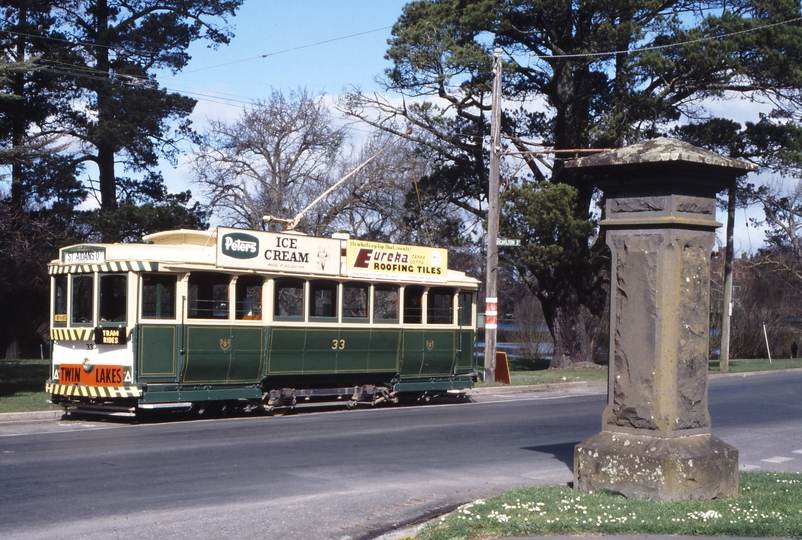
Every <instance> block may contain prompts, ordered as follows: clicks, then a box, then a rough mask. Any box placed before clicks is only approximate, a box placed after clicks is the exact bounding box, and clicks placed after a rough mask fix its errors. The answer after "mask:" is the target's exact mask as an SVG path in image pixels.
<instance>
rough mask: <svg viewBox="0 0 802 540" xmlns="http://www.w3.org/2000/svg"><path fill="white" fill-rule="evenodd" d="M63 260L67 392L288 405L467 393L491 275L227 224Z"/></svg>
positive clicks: (423, 256) (410, 251) (168, 404)
mask: <svg viewBox="0 0 802 540" xmlns="http://www.w3.org/2000/svg"><path fill="white" fill-rule="evenodd" d="M146 241H148V242H149V243H145V244H85V245H78V246H70V247H66V248H63V249H62V250H61V251H60V256H59V259H57V260H55V261H53V262H52V263H51V264H50V267H49V268H50V274H51V283H52V291H53V293H52V295H51V341H52V351H51V352H52V355H51V357H52V366H51V377H50V379H49V380H48V381H47V391H48V392H49V393H50V394H51V401H52V402H53V403H58V404H61V405H62V406H64V407H65V409H68V410H91V411H123V412H125V411H127V412H129V413H137V412H141V411H153V410H161V409H173V410H194V411H201V410H204V411H206V410H209V409H211V408H220V407H222V408H226V409H228V410H230V409H239V410H244V411H267V412H272V411H282V410H287V409H291V408H292V407H295V406H297V405H298V404H301V403H319V402H331V403H344V404H347V405H349V406H359V405H377V404H381V403H397V402H399V400H400V399H401V398H402V397H404V398H405V397H409V396H418V397H420V396H427V395H428V396H431V395H436V394H444V393H448V392H452V393H453V392H463V391H465V390H466V389H469V388H471V387H472V386H473V383H474V382H475V380H476V365H475V360H474V354H473V350H474V340H475V330H476V327H475V321H476V303H475V295H476V290H477V285H478V282H477V281H476V280H475V279H473V278H469V277H467V276H466V275H465V274H464V273H462V272H456V271H453V270H448V268H447V251H446V250H444V249H434V248H424V247H417V246H406V245H398V244H383V243H376V242H365V241H358V240H353V239H350V238H349V237H348V236H347V235H339V237H338V238H315V237H308V236H303V235H297V234H287V233H265V232H259V231H244V230H237V229H226V228H217V229H213V230H209V231H166V232H163V233H156V234H153V235H150V236H148V237H146Z"/></svg>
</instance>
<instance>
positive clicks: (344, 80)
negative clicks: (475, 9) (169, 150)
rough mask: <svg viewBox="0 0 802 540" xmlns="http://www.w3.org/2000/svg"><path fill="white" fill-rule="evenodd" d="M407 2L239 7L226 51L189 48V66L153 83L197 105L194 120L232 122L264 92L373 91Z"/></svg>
mask: <svg viewBox="0 0 802 540" xmlns="http://www.w3.org/2000/svg"><path fill="white" fill-rule="evenodd" d="M407 1H408V0H347V1H340V2H334V1H331V0H329V1H321V0H298V1H296V2H288V1H275V0H246V1H245V2H244V4H243V6H242V8H241V9H240V11H239V12H238V13H237V16H236V17H234V18H233V19H231V21H230V22H232V23H233V25H234V27H235V28H234V34H235V35H234V38H233V39H232V40H231V43H230V44H229V45H227V46H221V47H220V48H219V49H218V50H216V51H215V50H211V49H208V48H207V47H206V44H205V43H202V42H197V43H195V44H194V45H193V46H192V47H191V49H190V54H191V56H192V60H191V61H190V63H189V65H188V66H187V67H186V68H185V69H184V70H183V71H182V72H181V73H179V74H177V75H172V74H170V73H165V74H162V75H160V77H159V83H160V84H161V85H162V86H165V87H167V88H168V89H170V90H174V91H178V92H181V93H184V94H186V95H189V96H191V97H194V98H196V99H198V100H199V103H198V106H197V108H196V111H197V112H196V118H199V117H200V118H203V115H205V116H208V117H213V116H214V113H215V111H219V113H220V114H221V115H223V116H229V115H231V114H232V110H233V111H234V114H235V115H236V113H237V112H238V111H239V110H241V109H242V107H243V106H245V105H247V104H248V103H251V102H253V101H254V100H256V99H259V98H266V97H268V95H269V93H270V89H271V88H275V89H278V90H282V91H284V92H287V91H289V90H295V89H298V88H306V89H307V90H308V91H309V92H310V93H312V94H317V93H327V94H329V95H332V96H336V95H338V94H340V92H341V91H342V90H343V88H345V87H347V86H351V85H353V86H358V87H361V88H362V89H363V90H373V89H377V86H376V85H375V78H376V77H377V76H379V75H381V74H382V72H383V70H384V69H385V68H386V67H388V66H389V63H388V62H387V61H386V60H385V59H384V54H385V51H386V49H387V39H388V38H389V37H390V27H392V25H393V24H394V23H395V21H396V20H397V19H398V17H399V15H400V14H401V9H402V7H403V6H404V5H405V4H406V3H407ZM262 55H266V56H265V57H262ZM226 109H229V110H226Z"/></svg>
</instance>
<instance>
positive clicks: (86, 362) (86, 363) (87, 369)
mask: <svg viewBox="0 0 802 540" xmlns="http://www.w3.org/2000/svg"><path fill="white" fill-rule="evenodd" d="M82 365H83V368H84V371H85V372H86V373H87V374H89V373H92V372H93V371H94V370H95V366H93V365H92V364H90V363H89V358H84V363H83V364H82Z"/></svg>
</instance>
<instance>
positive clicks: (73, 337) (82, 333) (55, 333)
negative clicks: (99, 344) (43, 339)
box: [50, 328, 95, 341]
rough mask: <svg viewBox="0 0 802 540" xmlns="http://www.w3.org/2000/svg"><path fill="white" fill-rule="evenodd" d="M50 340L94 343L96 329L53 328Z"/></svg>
mask: <svg viewBox="0 0 802 540" xmlns="http://www.w3.org/2000/svg"><path fill="white" fill-rule="evenodd" d="M50 339H52V340H54V341H55V340H58V341H94V340H95V329H94V328H51V329H50Z"/></svg>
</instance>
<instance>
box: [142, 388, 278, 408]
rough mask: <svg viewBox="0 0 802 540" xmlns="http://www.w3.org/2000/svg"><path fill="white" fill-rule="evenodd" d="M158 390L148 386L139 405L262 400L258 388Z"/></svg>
mask: <svg viewBox="0 0 802 540" xmlns="http://www.w3.org/2000/svg"><path fill="white" fill-rule="evenodd" d="M168 388H169V389H168ZM168 388H164V389H161V388H158V387H154V385H150V386H149V387H148V389H147V391H145V392H143V394H142V397H140V398H139V403H142V404H146V403H181V402H187V401H193V402H198V401H231V400H237V399H257V400H261V399H262V391H261V390H260V389H259V388H248V387H245V388H243V387H229V388H191V389H176V388H175V386H172V387H168Z"/></svg>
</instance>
